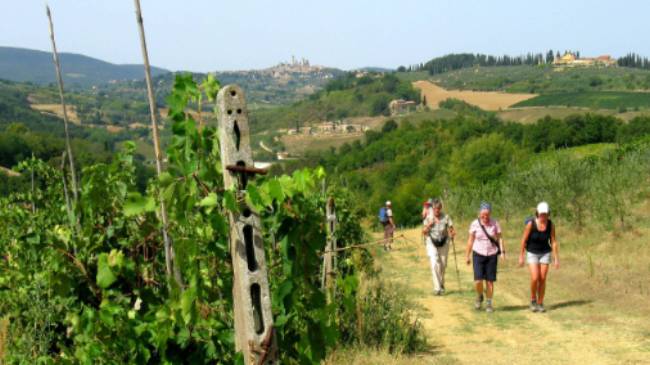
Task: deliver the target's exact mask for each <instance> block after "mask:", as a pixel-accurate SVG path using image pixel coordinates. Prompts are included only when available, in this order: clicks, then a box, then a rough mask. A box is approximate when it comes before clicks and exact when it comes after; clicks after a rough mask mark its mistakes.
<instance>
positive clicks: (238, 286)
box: [217, 85, 278, 365]
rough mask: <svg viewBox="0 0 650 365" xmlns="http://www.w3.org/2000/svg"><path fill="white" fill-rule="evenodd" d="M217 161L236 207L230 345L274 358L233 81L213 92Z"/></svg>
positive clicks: (253, 359) (239, 94) (265, 359)
mask: <svg viewBox="0 0 650 365" xmlns="http://www.w3.org/2000/svg"><path fill="white" fill-rule="evenodd" d="M217 109H218V121H219V143H220V146H221V164H222V166H223V169H224V171H223V181H224V186H225V188H226V189H232V188H235V189H236V191H237V201H238V204H239V208H240V210H239V212H230V213H228V219H229V221H230V255H231V257H232V266H233V275H234V279H233V297H234V307H235V308H234V311H235V345H236V348H237V350H238V351H241V352H242V353H243V354H244V361H245V363H246V364H247V365H252V364H255V365H258V364H259V365H269V364H276V363H277V356H278V354H277V345H276V339H275V336H274V334H275V333H274V332H275V331H274V329H273V316H272V313H271V293H270V291H269V282H268V276H267V266H266V257H265V254H264V243H263V241H262V234H261V232H260V231H259V229H260V227H261V224H260V218H259V215H258V214H257V213H256V212H254V211H253V210H252V209H251V208H250V207H249V206H247V204H246V202H245V199H244V195H245V193H246V185H247V184H248V181H249V180H250V179H252V178H254V176H255V175H256V174H263V173H265V171H263V170H260V169H256V168H255V167H254V165H253V157H252V153H251V147H250V131H249V127H248V112H247V110H246V100H245V98H244V93H243V91H242V89H241V88H240V87H239V86H236V85H228V86H226V87H224V88H222V89H221V90H220V91H219V94H218V96H217Z"/></svg>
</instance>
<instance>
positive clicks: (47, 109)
mask: <svg viewBox="0 0 650 365" xmlns="http://www.w3.org/2000/svg"><path fill="white" fill-rule="evenodd" d="M30 107H31V108H32V109H34V110H38V111H40V112H41V113H44V114H51V115H54V116H56V117H59V118H63V107H62V106H61V104H30ZM66 111H67V112H68V120H69V121H70V123H74V124H77V125H81V121H80V120H79V117H78V116H77V111H76V109H75V107H74V106H73V105H66Z"/></svg>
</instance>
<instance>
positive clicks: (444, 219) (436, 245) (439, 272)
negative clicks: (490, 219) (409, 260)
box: [422, 199, 456, 295]
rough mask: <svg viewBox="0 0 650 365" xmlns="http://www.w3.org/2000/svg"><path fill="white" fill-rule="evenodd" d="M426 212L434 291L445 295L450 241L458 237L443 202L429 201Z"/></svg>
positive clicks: (425, 229) (427, 243) (427, 239)
mask: <svg viewBox="0 0 650 365" xmlns="http://www.w3.org/2000/svg"><path fill="white" fill-rule="evenodd" d="M427 203H428V205H426V206H425V210H424V230H423V232H422V233H423V234H424V236H425V238H426V249H427V255H428V256H429V259H430V260H431V272H432V275H433V290H434V293H435V295H442V294H444V293H445V268H446V267H447V254H448V253H449V241H450V239H453V238H454V236H455V235H456V232H455V230H454V223H453V222H452V220H451V218H450V217H449V216H448V215H447V214H444V213H443V212H442V202H441V201H440V200H438V199H429V201H428V202H427Z"/></svg>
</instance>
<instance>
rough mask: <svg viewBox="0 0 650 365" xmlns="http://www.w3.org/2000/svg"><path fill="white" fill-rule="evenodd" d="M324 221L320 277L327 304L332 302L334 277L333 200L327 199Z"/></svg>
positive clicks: (334, 220)
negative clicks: (324, 237) (323, 250)
mask: <svg viewBox="0 0 650 365" xmlns="http://www.w3.org/2000/svg"><path fill="white" fill-rule="evenodd" d="M325 219H326V230H327V244H326V245H325V254H324V255H323V272H322V277H321V287H322V288H324V289H325V293H326V295H327V302H328V303H330V302H331V300H332V292H333V289H334V282H335V277H336V252H335V251H334V250H336V224H337V221H336V204H335V203H334V198H333V197H329V198H327V205H326V207H325Z"/></svg>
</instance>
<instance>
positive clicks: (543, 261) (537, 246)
mask: <svg viewBox="0 0 650 365" xmlns="http://www.w3.org/2000/svg"><path fill="white" fill-rule="evenodd" d="M550 214H551V209H550V208H549V206H548V203H546V202H541V203H539V204H538V205H537V209H536V211H535V217H532V218H530V219H527V220H526V228H525V229H524V235H523V237H522V239H521V251H520V255H519V266H520V267H522V266H524V255H525V257H526V262H527V263H528V268H529V270H530V296H531V299H530V310H531V311H533V312H542V313H543V312H546V309H545V308H544V294H545V292H546V277H547V275H548V267H549V265H550V264H551V256H552V258H553V260H552V261H553V262H554V264H555V268H556V269H558V268H559V267H560V257H559V252H558V250H559V246H558V243H557V240H556V239H555V225H553V222H552V221H551V220H550V219H549V216H550Z"/></svg>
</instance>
